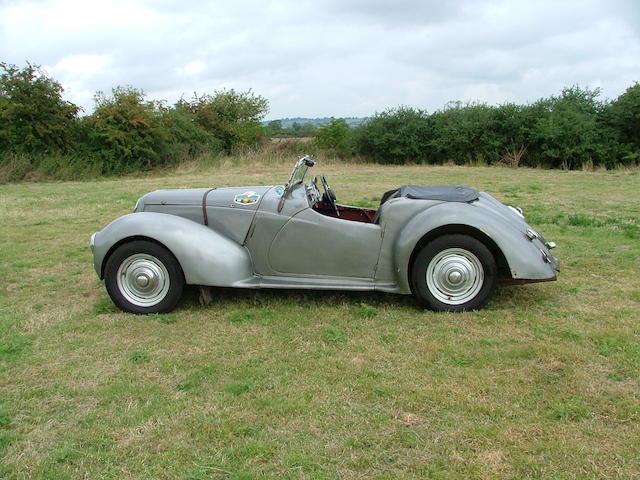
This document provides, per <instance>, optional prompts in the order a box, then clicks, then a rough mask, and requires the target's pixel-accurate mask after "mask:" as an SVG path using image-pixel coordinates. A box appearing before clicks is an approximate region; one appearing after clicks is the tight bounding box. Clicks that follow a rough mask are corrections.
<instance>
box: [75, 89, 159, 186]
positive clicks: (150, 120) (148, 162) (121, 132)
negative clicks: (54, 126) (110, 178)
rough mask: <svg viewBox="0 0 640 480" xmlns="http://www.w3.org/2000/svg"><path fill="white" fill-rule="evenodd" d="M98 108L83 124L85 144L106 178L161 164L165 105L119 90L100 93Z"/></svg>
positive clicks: (97, 96) (141, 95)
mask: <svg viewBox="0 0 640 480" xmlns="http://www.w3.org/2000/svg"><path fill="white" fill-rule="evenodd" d="M94 99H95V102H96V108H95V110H94V112H93V114H91V115H90V116H88V117H85V118H84V119H83V121H82V123H83V127H84V128H83V134H84V138H83V140H84V142H83V143H84V144H85V145H86V147H87V149H88V152H89V154H90V157H91V160H92V161H93V162H97V163H98V164H99V165H100V170H101V172H102V173H104V174H122V173H127V172H131V171H134V170H148V169H150V168H152V167H154V166H158V165H159V164H161V155H160V152H161V150H162V141H163V134H162V132H161V131H160V128H159V126H160V117H161V111H160V107H161V104H159V103H158V102H153V101H146V100H145V94H144V92H143V91H142V90H138V89H136V88H132V87H116V88H114V89H113V90H112V95H111V96H109V97H108V96H106V95H104V94H103V93H102V92H98V93H97V94H96V95H95V97H94Z"/></svg>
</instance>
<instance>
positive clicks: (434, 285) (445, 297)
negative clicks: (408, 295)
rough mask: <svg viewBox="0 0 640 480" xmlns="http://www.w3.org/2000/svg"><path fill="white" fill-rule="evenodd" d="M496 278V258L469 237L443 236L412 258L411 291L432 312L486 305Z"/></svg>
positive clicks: (476, 307)
mask: <svg viewBox="0 0 640 480" xmlns="http://www.w3.org/2000/svg"><path fill="white" fill-rule="evenodd" d="M496 277H497V267H496V261H495V258H494V257H493V255H492V253H491V252H490V251H489V249H488V248H487V247H486V246H485V245H484V244H483V243H482V242H480V241H479V240H476V239H475V238H473V237H470V236H468V235H460V234H452V235H443V236H441V237H438V238H436V239H434V240H432V241H431V242H429V243H428V244H427V245H425V246H424V247H422V248H421V250H420V251H419V252H418V253H417V255H416V256H415V257H414V260H413V266H412V270H411V289H412V292H413V294H414V296H415V297H416V298H417V300H418V301H419V302H420V303H422V304H423V305H424V306H426V307H428V308H430V309H432V310H436V311H439V312H464V311H467V310H476V309H478V308H480V307H482V306H483V305H484V304H485V303H486V302H487V300H488V299H489V298H490V297H491V295H492V294H493V291H494V289H495V286H496Z"/></svg>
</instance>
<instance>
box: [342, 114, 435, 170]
mask: <svg viewBox="0 0 640 480" xmlns="http://www.w3.org/2000/svg"><path fill="white" fill-rule="evenodd" d="M432 134H433V125H432V122H431V119H430V117H429V115H428V114H427V112H425V111H424V110H416V109H413V108H411V107H398V108H392V109H389V110H386V111H384V112H382V113H378V114H376V115H375V116H374V117H373V118H371V119H370V120H368V121H367V122H365V123H364V124H362V125H361V126H360V127H358V128H357V129H356V131H355V132H354V136H355V139H354V143H355V146H356V151H357V152H359V153H362V154H363V155H365V156H366V157H367V158H369V159H371V160H373V161H375V162H379V163H395V164H400V163H406V162H420V163H430V162H431V151H432V150H431V145H430V140H431V138H432Z"/></svg>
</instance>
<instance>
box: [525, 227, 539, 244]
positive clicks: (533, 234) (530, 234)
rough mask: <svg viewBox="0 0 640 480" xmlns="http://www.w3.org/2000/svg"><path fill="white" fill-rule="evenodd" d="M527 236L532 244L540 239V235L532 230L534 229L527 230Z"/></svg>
mask: <svg viewBox="0 0 640 480" xmlns="http://www.w3.org/2000/svg"><path fill="white" fill-rule="evenodd" d="M525 235H526V236H527V238H528V239H529V240H531V241H532V242H533V241H534V240H535V239H536V238H538V234H537V233H536V232H535V231H534V230H532V229H530V228H527V233H526V234H525Z"/></svg>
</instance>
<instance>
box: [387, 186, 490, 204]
mask: <svg viewBox="0 0 640 480" xmlns="http://www.w3.org/2000/svg"><path fill="white" fill-rule="evenodd" d="M398 197H405V198H413V199H417V200H441V201H443V202H472V201H474V200H477V199H478V191H477V190H476V189H475V188H471V187H467V186H466V185H402V186H401V187H398V188H396V189H394V190H389V191H388V192H385V193H384V195H382V199H381V200H380V204H381V205H382V204H383V203H384V202H386V201H387V200H389V199H390V198H398Z"/></svg>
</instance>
